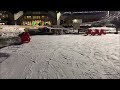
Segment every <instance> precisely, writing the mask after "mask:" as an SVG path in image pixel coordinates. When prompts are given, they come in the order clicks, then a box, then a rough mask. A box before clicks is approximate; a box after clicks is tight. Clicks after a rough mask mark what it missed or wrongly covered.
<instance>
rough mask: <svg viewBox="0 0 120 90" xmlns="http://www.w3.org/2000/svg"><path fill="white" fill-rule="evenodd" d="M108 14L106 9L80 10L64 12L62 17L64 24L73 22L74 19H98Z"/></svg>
mask: <svg viewBox="0 0 120 90" xmlns="http://www.w3.org/2000/svg"><path fill="white" fill-rule="evenodd" d="M105 16H106V11H80V12H78V11H77V12H62V15H61V17H60V20H61V25H62V24H68V25H69V24H73V20H74V19H76V20H77V19H79V20H80V19H81V20H82V23H85V22H93V21H98V20H100V19H102V18H104V17H105Z"/></svg>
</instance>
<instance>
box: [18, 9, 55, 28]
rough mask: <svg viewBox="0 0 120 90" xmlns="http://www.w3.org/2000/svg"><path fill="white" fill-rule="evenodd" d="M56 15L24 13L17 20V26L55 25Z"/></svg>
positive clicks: (41, 12)
mask: <svg viewBox="0 0 120 90" xmlns="http://www.w3.org/2000/svg"><path fill="white" fill-rule="evenodd" d="M56 23H57V19H56V13H55V12H52V11H26V12H24V14H23V15H22V16H21V17H19V18H18V20H17V24H18V25H27V26H32V25H35V26H38V25H40V26H44V25H56Z"/></svg>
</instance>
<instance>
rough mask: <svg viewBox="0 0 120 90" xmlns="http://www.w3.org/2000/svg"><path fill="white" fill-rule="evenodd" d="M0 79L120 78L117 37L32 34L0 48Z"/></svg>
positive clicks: (111, 35) (119, 52)
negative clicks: (12, 44)
mask: <svg viewBox="0 0 120 90" xmlns="http://www.w3.org/2000/svg"><path fill="white" fill-rule="evenodd" d="M0 78H1V79H120V34H107V35H102V36H83V35H41V36H40V35H36V36H32V37H31V42H30V43H26V44H23V45H18V46H17V45H16V46H8V47H5V48H2V49H0Z"/></svg>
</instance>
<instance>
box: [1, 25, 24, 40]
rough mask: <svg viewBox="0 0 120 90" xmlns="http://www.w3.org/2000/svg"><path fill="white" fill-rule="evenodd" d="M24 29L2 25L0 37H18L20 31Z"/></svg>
mask: <svg viewBox="0 0 120 90" xmlns="http://www.w3.org/2000/svg"><path fill="white" fill-rule="evenodd" d="M24 29H25V28H21V27H17V26H14V27H13V26H11V27H2V28H1V29H0V38H8V37H17V36H18V35H19V34H20V33H22V32H25V31H24Z"/></svg>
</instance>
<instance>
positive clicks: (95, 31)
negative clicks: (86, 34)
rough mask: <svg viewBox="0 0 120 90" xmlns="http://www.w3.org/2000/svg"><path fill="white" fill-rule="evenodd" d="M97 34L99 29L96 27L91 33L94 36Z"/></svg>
mask: <svg viewBox="0 0 120 90" xmlns="http://www.w3.org/2000/svg"><path fill="white" fill-rule="evenodd" d="M96 34H98V35H99V29H95V30H94V32H92V33H91V35H93V36H94V35H96Z"/></svg>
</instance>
